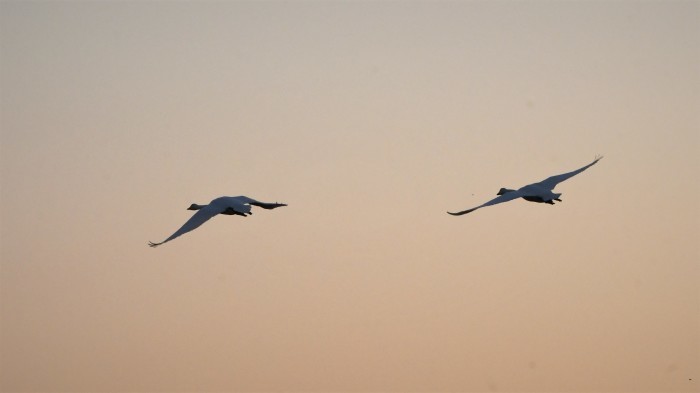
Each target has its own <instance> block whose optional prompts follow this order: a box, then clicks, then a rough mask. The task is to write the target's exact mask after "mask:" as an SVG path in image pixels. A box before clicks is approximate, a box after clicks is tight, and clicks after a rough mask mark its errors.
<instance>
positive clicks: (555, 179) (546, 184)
mask: <svg viewBox="0 0 700 393" xmlns="http://www.w3.org/2000/svg"><path fill="white" fill-rule="evenodd" d="M601 158H603V157H602V156H599V157H596V158H595V160H594V161H593V162H591V163H590V164H588V165H586V166H584V167H583V168H579V169H577V170H575V171H571V172H568V173H563V174H561V175H555V176H550V177H548V178H546V179H544V180H542V181H541V182H539V183H535V184H536V185H539V186H540V187H543V188H546V189H548V190H553V189H554V187H556V186H557V184H559V183H561V182H563V181H564V180H566V179H568V178H570V177H574V176H576V175H578V174H579V173H581V172H583V171H585V170H586V169H588V168H590V167H591V166H593V165H594V164H595V163H596V162H598V161H600V159H601Z"/></svg>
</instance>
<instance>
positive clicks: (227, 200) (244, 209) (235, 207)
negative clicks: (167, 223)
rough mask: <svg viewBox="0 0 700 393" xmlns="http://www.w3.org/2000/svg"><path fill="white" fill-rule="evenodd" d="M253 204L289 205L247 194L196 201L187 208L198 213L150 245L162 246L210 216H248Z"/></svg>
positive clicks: (268, 205) (267, 205)
mask: <svg viewBox="0 0 700 393" xmlns="http://www.w3.org/2000/svg"><path fill="white" fill-rule="evenodd" d="M251 205H252V206H258V207H262V208H263V209H274V208H277V207H280V206H287V205H286V204H284V203H277V202H275V203H265V202H258V201H256V200H255V199H252V198H248V197H246V196H236V197H227V196H225V197H220V198H216V199H214V200H213V201H211V202H209V204H208V205H198V204H196V203H193V204H192V205H190V207H188V208H187V210H197V213H195V214H194V215H193V216H192V217H190V219H189V220H187V222H186V223H185V225H183V226H182V227H180V229H178V230H177V231H175V233H173V234H172V235H170V237H169V238H167V239H165V240H163V241H162V242H160V243H153V242H148V245H149V246H151V247H157V246H160V245H161V244H163V243H166V242H169V241H171V240H173V239H175V238H176V237H178V236H180V235H184V234H185V233H187V232H189V231H192V230H194V229H196V228H198V227H199V226H200V225H202V224H204V223H205V222H207V220H209V219H210V218H212V217H214V216H215V215H217V214H226V215H229V216H233V215H237V216H243V217H247V216H248V215H250V214H253V213H252V212H251V211H250V209H251V208H250V207H251Z"/></svg>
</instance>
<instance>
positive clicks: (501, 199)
mask: <svg viewBox="0 0 700 393" xmlns="http://www.w3.org/2000/svg"><path fill="white" fill-rule="evenodd" d="M521 196H523V194H522V193H521V192H520V191H511V192H508V193H505V194H503V195H501V196H499V197H498V198H494V199H492V200H490V201H488V202H486V203H484V204H483V205H479V206H477V207H473V208H471V209H467V210H462V211H461V212H456V213H452V212H447V213H448V214H451V215H453V216H461V215H462V214H467V213H471V212H473V211H474V210H476V209H481V208H482V207H486V206H491V205H497V204H499V203H503V202H508V201H512V200H513V199H518V198H520V197H521Z"/></svg>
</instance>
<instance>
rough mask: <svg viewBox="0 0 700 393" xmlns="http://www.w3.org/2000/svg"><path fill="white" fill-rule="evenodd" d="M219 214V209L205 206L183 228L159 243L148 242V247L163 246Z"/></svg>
mask: <svg viewBox="0 0 700 393" xmlns="http://www.w3.org/2000/svg"><path fill="white" fill-rule="evenodd" d="M219 213H221V209H219V208H217V207H214V206H211V205H209V206H206V207H204V208H202V209H199V210H197V213H195V214H194V215H192V217H190V219H189V220H187V222H186V223H185V224H184V225H183V226H181V227H180V229H178V230H177V231H175V233H173V234H172V235H170V237H169V238H167V239H165V240H163V241H162V242H160V243H153V242H148V245H149V246H151V247H158V246H160V245H161V244H163V243H165V242H169V241H171V240H173V239H175V238H176V237H178V236H180V235H184V234H185V233H187V232H190V231H192V230H195V229H197V228H199V226H200V225H202V224H204V223H205V222H207V221H209V219H210V218H212V217H214V216H215V215H217V214H219Z"/></svg>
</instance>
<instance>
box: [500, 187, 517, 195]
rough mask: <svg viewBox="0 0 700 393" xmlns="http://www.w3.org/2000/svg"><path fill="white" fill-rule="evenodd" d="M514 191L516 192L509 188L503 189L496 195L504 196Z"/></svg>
mask: <svg viewBox="0 0 700 393" xmlns="http://www.w3.org/2000/svg"><path fill="white" fill-rule="evenodd" d="M513 191H515V190H511V189H508V188H501V189H500V190H498V194H496V195H503V194H506V193H509V192H513Z"/></svg>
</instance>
